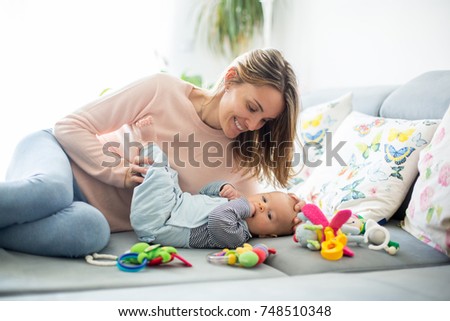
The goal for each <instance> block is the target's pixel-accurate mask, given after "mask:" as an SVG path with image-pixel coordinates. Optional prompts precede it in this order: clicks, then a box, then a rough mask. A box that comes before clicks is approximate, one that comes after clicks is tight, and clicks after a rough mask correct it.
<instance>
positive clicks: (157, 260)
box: [117, 242, 192, 272]
mask: <svg viewBox="0 0 450 321" xmlns="http://www.w3.org/2000/svg"><path fill="white" fill-rule="evenodd" d="M174 258H177V259H179V260H180V261H182V262H183V263H184V265H186V266H188V267H191V266H192V264H191V263H189V262H188V261H186V260H185V259H184V258H183V257H181V256H180V255H178V253H177V250H176V249H175V248H174V247H171V246H161V245H160V244H154V245H149V244H147V243H144V242H140V243H136V244H135V245H133V246H132V247H131V249H130V251H129V252H127V253H125V254H123V255H121V256H120V257H119V258H118V260H117V267H118V268H119V269H120V270H122V271H125V272H137V271H140V270H142V269H143V268H144V267H145V266H153V265H159V264H164V263H169V262H171V261H172V260H173V259H174Z"/></svg>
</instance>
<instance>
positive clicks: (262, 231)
mask: <svg viewBox="0 0 450 321" xmlns="http://www.w3.org/2000/svg"><path fill="white" fill-rule="evenodd" d="M247 200H248V201H249V203H250V208H251V210H252V213H251V216H250V217H249V218H247V219H246V221H247V225H248V228H249V230H250V233H252V234H254V235H258V236H271V235H277V236H281V235H289V234H292V232H293V227H294V218H295V217H296V216H297V212H296V211H295V210H294V206H295V204H297V202H298V198H296V197H295V196H294V195H291V194H286V193H283V192H270V193H262V194H256V195H252V196H250V197H248V198H247Z"/></svg>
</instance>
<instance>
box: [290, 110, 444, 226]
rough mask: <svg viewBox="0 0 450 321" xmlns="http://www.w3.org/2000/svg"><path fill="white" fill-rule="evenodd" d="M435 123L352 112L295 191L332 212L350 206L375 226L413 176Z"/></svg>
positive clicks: (388, 214)
mask: <svg viewBox="0 0 450 321" xmlns="http://www.w3.org/2000/svg"><path fill="white" fill-rule="evenodd" d="M438 123H439V121H430V120H417V121H410V120H401V119H388V118H381V117H374V116H369V115H366V114H362V113H359V112H356V111H353V112H352V113H351V114H350V115H349V116H348V117H347V118H346V119H345V120H344V121H343V122H342V124H341V126H340V127H339V128H338V130H337V131H336V133H335V135H334V136H333V137H332V138H333V141H334V142H333V144H332V145H331V146H332V147H333V148H334V149H331V148H327V150H326V151H325V156H326V157H325V159H324V160H323V162H322V163H321V164H320V166H319V167H318V168H316V169H315V171H314V172H313V173H312V175H311V176H310V178H309V179H308V180H307V181H306V182H305V183H304V184H303V185H301V186H299V188H298V189H296V191H295V192H296V193H297V194H298V195H299V196H300V197H302V198H304V199H305V200H306V201H307V202H312V203H315V204H317V205H318V206H319V207H320V208H321V209H322V210H323V211H324V212H325V213H327V214H328V215H332V214H333V213H335V212H336V211H338V210H341V209H351V210H352V211H353V212H354V213H355V214H358V215H361V216H362V217H364V218H365V219H369V218H371V219H373V220H375V221H376V222H379V223H380V224H383V223H384V222H385V221H387V220H389V218H390V217H391V216H392V215H393V214H394V213H395V211H396V210H397V208H398V207H400V205H401V203H402V201H403V199H404V198H405V196H406V194H407V192H408V189H409V188H410V186H411V185H412V183H413V181H414V179H415V178H416V177H417V174H418V171H417V162H418V158H419V152H420V150H421V149H423V148H424V147H425V146H426V145H427V144H428V142H429V141H430V139H431V137H432V136H433V133H434V132H435V130H436V127H437V125H438Z"/></svg>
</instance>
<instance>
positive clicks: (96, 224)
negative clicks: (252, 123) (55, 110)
mask: <svg viewBox="0 0 450 321" xmlns="http://www.w3.org/2000/svg"><path fill="white" fill-rule="evenodd" d="M73 201H74V193H73V173H72V169H71V166H70V163H69V160H68V158H67V156H66V154H65V153H64V151H63V150H62V148H61V146H60V145H59V144H58V142H57V141H56V139H55V138H54V136H53V135H52V134H51V133H50V132H47V131H40V132H37V133H34V134H31V135H29V136H28V137H26V138H25V139H24V140H23V141H22V142H20V143H19V145H18V146H17V148H16V151H15V153H14V156H13V158H12V161H11V165H10V167H9V169H8V172H7V175H6V181H5V182H0V247H4V248H8V249H12V250H17V251H21V252H27V253H33V254H39V255H52V256H79V255H84V254H87V253H91V252H94V251H98V250H100V249H101V248H102V247H104V246H105V245H106V244H107V242H108V240H109V225H108V223H107V222H106V219H105V218H104V217H103V215H102V214H101V213H100V212H99V211H98V210H96V209H95V208H94V207H92V206H91V205H89V204H85V203H79V202H75V203H73ZM89 232H92V234H91V236H88V235H87V234H86V233H89Z"/></svg>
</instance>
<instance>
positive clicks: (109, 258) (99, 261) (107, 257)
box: [85, 253, 118, 266]
mask: <svg viewBox="0 0 450 321" xmlns="http://www.w3.org/2000/svg"><path fill="white" fill-rule="evenodd" d="M117 259H118V257H117V256H116V255H112V254H99V253H93V254H92V255H86V256H85V260H86V262H88V263H89V264H92V265H97V266H114V265H116V264H117Z"/></svg>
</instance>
